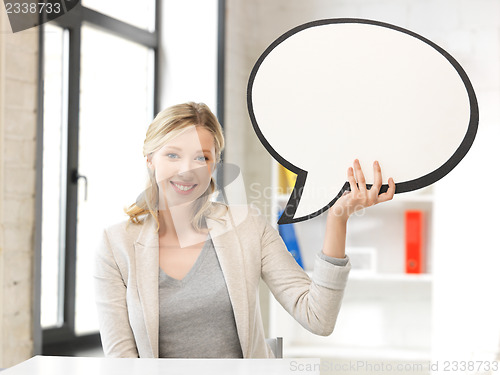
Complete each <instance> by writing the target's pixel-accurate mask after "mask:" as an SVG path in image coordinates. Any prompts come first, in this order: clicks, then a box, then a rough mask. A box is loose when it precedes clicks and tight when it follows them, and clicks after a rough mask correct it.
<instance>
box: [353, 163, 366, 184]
mask: <svg viewBox="0 0 500 375" xmlns="http://www.w3.org/2000/svg"><path fill="white" fill-rule="evenodd" d="M354 171H355V173H356V180H357V181H358V185H359V191H365V190H366V180H365V175H364V174H363V171H362V170H361V164H360V163H359V160H358V159H356V160H354Z"/></svg>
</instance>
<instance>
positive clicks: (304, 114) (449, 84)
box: [247, 19, 479, 224]
mask: <svg viewBox="0 0 500 375" xmlns="http://www.w3.org/2000/svg"><path fill="white" fill-rule="evenodd" d="M247 104H248V111H249V115H250V119H251V121H252V125H253V127H254V130H255V132H256V134H257V136H258V138H259V140H260V141H261V142H262V144H263V145H264V147H265V148H266V149H267V150H268V151H269V153H270V154H271V155H272V156H273V157H274V158H275V159H276V160H277V161H278V162H279V163H280V164H282V165H283V166H285V167H286V168H287V169H289V170H291V171H293V172H294V173H296V174H297V182H296V184H295V187H294V190H293V192H292V194H291V197H290V199H289V201H288V203H287V207H286V209H285V211H284V214H283V215H282V216H281V218H280V219H279V221H278V223H279V224H286V223H293V222H299V221H303V220H307V219H310V218H313V217H315V216H317V215H319V214H321V213H322V212H324V211H326V210H327V209H328V208H329V207H331V206H332V205H333V204H334V203H335V201H336V200H337V199H338V197H340V196H341V195H342V193H343V192H344V191H345V190H347V189H348V183H347V182H346V180H347V178H346V171H347V168H348V167H349V166H351V165H352V163H353V160H354V159H356V158H358V159H359V160H360V162H361V166H362V168H363V171H364V173H365V177H366V182H367V186H368V187H370V186H371V183H372V182H373V169H372V163H373V161H375V160H378V161H379V162H380V165H381V167H382V173H383V181H385V182H386V181H387V178H388V177H393V178H394V181H395V182H396V193H403V192H408V191H412V190H416V189H420V188H423V187H425V186H428V185H430V184H432V183H434V182H436V181H438V180H439V179H441V178H442V177H444V176H445V175H446V174H448V173H449V172H450V171H451V170H452V169H453V168H454V167H455V166H456V165H457V164H458V163H459V162H460V160H462V158H463V157H464V156H465V154H466V153H467V152H468V150H469V149H470V147H471V145H472V143H473V141H474V138H475V135H476V132H477V127H478V123H479V110H478V104H477V99H476V96H475V93H474V90H473V88H472V84H471V82H470V80H469V78H468V77H467V74H466V73H465V71H464V70H463V68H462V67H461V66H460V65H459V63H458V62H457V61H456V60H455V59H454V58H453V57H452V56H451V55H450V54H449V53H447V52H446V51H445V50H444V49H442V48H441V47H439V46H437V45H436V44H434V43H433V42H431V41H429V40H427V39H425V38H424V37H422V36H420V35H418V34H416V33H414V32H411V31H409V30H406V29H403V28H400V27H397V26H394V25H390V24H386V23H382V22H377V21H372V20H364V19H325V20H318V21H313V22H310V23H306V24H304V25H300V26H298V27H296V28H294V29H292V30H290V31H288V32H286V33H285V34H283V35H282V36H280V37H279V38H278V39H276V40H275V41H274V42H273V43H272V44H271V45H270V46H269V47H268V48H267V49H266V50H265V51H264V53H263V54H262V55H261V56H260V58H259V59H258V60H257V62H256V64H255V66H254V68H253V70H252V72H251V75H250V79H249V82H248V91H247ZM386 190H387V185H384V186H383V187H382V191H386Z"/></svg>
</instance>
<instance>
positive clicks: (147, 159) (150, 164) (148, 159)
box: [146, 154, 155, 171]
mask: <svg viewBox="0 0 500 375" xmlns="http://www.w3.org/2000/svg"><path fill="white" fill-rule="evenodd" d="M151 159H152V155H151V154H149V155H148V156H147V157H146V166H147V167H148V169H150V170H152V171H154V170H155V168H154V166H153V162H152V161H151Z"/></svg>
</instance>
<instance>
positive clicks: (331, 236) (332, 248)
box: [322, 212, 349, 259]
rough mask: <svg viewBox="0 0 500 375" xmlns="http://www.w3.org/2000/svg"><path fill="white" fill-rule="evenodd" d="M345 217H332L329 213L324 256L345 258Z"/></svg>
mask: <svg viewBox="0 0 500 375" xmlns="http://www.w3.org/2000/svg"><path fill="white" fill-rule="evenodd" d="M348 218H349V217H348V216H347V217H346V216H343V215H332V213H331V212H329V213H328V218H327V221H326V232H325V240H324V243H323V249H322V251H323V254H325V255H326V256H329V257H332V258H340V259H342V258H345V239H346V232H347V219H348Z"/></svg>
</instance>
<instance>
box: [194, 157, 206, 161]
mask: <svg viewBox="0 0 500 375" xmlns="http://www.w3.org/2000/svg"><path fill="white" fill-rule="evenodd" d="M196 160H198V161H203V162H205V161H208V158H207V157H206V156H198V157H197V158H196Z"/></svg>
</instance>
